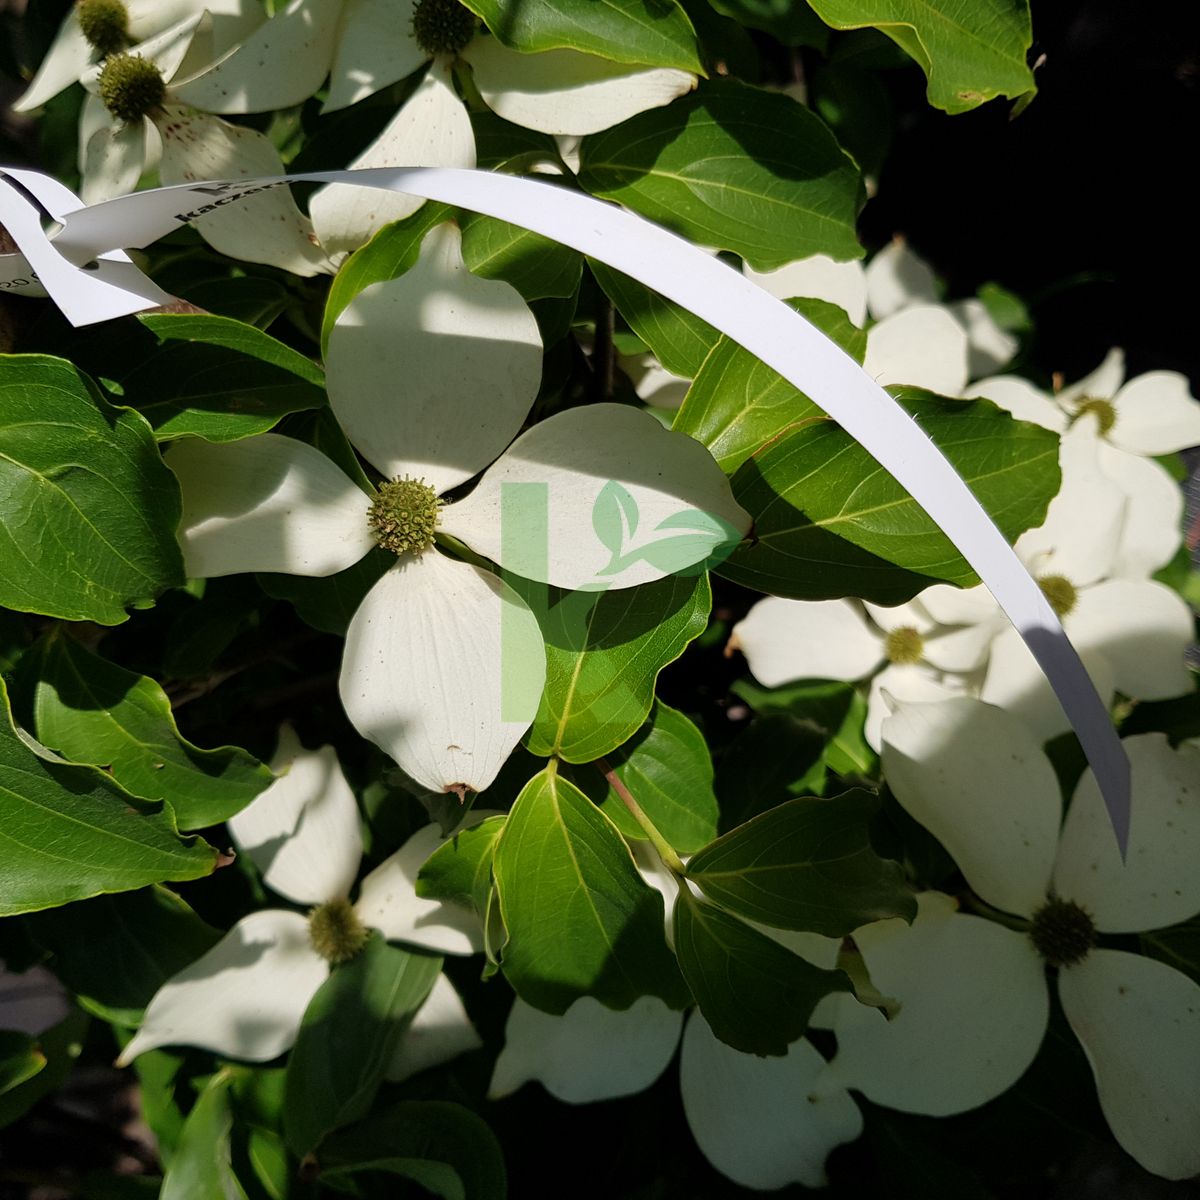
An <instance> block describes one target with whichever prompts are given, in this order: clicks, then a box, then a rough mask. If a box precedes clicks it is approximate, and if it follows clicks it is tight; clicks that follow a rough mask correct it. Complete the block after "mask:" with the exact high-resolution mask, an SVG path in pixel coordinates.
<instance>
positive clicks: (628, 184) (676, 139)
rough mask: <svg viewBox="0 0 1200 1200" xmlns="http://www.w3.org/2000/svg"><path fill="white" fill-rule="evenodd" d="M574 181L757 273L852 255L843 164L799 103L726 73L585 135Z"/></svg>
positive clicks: (858, 194)
mask: <svg viewBox="0 0 1200 1200" xmlns="http://www.w3.org/2000/svg"><path fill="white" fill-rule="evenodd" d="M579 182H580V184H581V185H582V186H583V187H584V188H585V189H586V190H587V191H589V192H591V193H592V194H593V195H596V196H604V197H606V198H607V199H610V200H619V201H620V202H621V203H622V204H624V205H626V206H627V207H629V208H631V209H633V210H634V211H635V212H638V213H641V215H642V216H644V217H649V218H650V219H651V220H652V221H657V222H659V223H660V224H662V225H665V226H667V228H669V229H674V230H675V231H676V232H677V233H682V234H684V235H685V236H686V237H689V238H690V239H691V240H692V241H694V242H699V243H700V244H701V245H703V246H716V247H719V248H720V249H722V250H732V251H734V252H735V253H737V254H740V255H742V257H743V258H745V259H746V261H747V262H749V264H750V265H751V266H752V267H754V268H756V269H757V270H760V271H768V270H772V269H774V268H775V267H781V266H783V265H784V264H785V263H789V262H792V261H794V260H795V259H797V258H805V257H807V256H808V255H811V254H828V255H830V256H831V257H833V258H838V259H847V258H858V257H860V256H861V254H862V248H861V247H860V246H859V244H858V240H857V238H856V237H855V234H854V224H855V219H856V218H857V216H858V209H859V206H860V204H861V202H862V182H861V179H860V178H859V173H858V169H857V168H856V167H855V165H854V162H853V160H852V159H851V158H850V157H849V155H847V154H846V153H845V152H844V151H843V150H842V148H841V147H840V146H839V145H838V144H837V142H836V140H835V139H834V137H833V134H831V133H830V132H829V130H828V128H827V127H826V126H825V124H824V123H823V122H822V121H821V119H820V118H819V117H818V116H816V115H815V114H814V113H812V112H810V111H809V110H808V109H807V108H805V107H804V106H803V105H802V104H798V103H797V102H796V101H795V100H793V99H791V98H790V97H789V96H785V95H783V94H782V93H778V92H764V91H760V90H759V89H758V88H752V87H747V86H745V85H744V84H741V83H738V82H736V81H734V80H732V79H721V80H715V81H713V82H711V83H707V84H705V85H703V86H702V87H701V88H700V89H699V90H698V91H696V92H693V93H692V94H691V95H689V96H684V97H682V98H681V99H679V100H676V101H675V102H674V103H673V104H670V105H668V106H667V107H666V108H656V109H650V110H649V111H647V112H644V113H639V114H638V115H637V116H636V117H632V118H630V119H629V120H628V121H624V122H622V123H621V124H620V125H614V126H613V127H612V128H611V129H606V130H603V131H602V132H600V133H594V134H591V135H590V136H588V137H585V138H584V139H583V142H582V145H581V148H580V168H579Z"/></svg>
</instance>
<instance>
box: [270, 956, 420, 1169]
mask: <svg viewBox="0 0 1200 1200" xmlns="http://www.w3.org/2000/svg"><path fill="white" fill-rule="evenodd" d="M441 969H442V960H441V958H440V957H438V956H437V955H432V954H415V953H412V952H411V951H408V950H401V949H400V947H399V946H389V945H388V943H387V942H385V941H384V940H383V938H382V937H381V936H380V935H379V934H378V933H373V934H372V935H371V937H370V940H369V941H368V942H367V945H366V948H365V949H364V950H363V952H362V953H361V954H359V955H358V957H357V958H354V959H351V961H350V962H348V963H345V964H344V965H342V966H340V967H337V968H336V969H335V970H334V971H333V973H332V974H331V975H330V976H329V978H328V979H327V980H326V981H325V982H324V983H323V984H322V985H321V986H320V987H319V988H318V989H317V993H316V995H315V996H313V998H312V1000H311V1001H310V1002H309V1005H308V1008H307V1009H306V1010H305V1013H304V1020H303V1021H302V1022H301V1025H300V1032H299V1034H298V1036H297V1038H296V1044H295V1046H294V1047H293V1049H292V1053H291V1057H290V1058H289V1059H288V1065H287V1075H286V1077H285V1081H284V1101H283V1129H284V1136H285V1137H286V1138H287V1143H288V1146H289V1147H290V1148H291V1150H292V1152H293V1153H295V1154H296V1155H298V1156H299V1157H301V1158H303V1157H304V1155H306V1154H308V1153H309V1152H310V1151H311V1150H313V1149H315V1148H316V1146H317V1145H318V1143H319V1142H320V1141H321V1139H322V1138H323V1137H324V1136H325V1135H326V1134H327V1133H329V1131H330V1130H332V1129H337V1128H339V1127H340V1126H342V1125H349V1124H351V1123H352V1122H354V1121H357V1120H359V1118H361V1117H363V1116H365V1115H366V1113H367V1111H368V1110H369V1109H370V1107H371V1104H372V1102H373V1101H374V1099H375V1093H376V1092H377V1091H378V1090H379V1085H380V1083H382V1082H383V1073H384V1071H385V1070H386V1069H387V1065H388V1063H389V1062H390V1061H391V1057H392V1051H393V1050H394V1049H395V1046H396V1041H397V1039H398V1038H399V1037H400V1035H401V1034H402V1033H403V1032H404V1030H405V1029H406V1028H407V1026H408V1023H409V1021H411V1020H412V1018H413V1015H414V1014H415V1013H416V1011H417V1009H418V1008H420V1007H421V1005H422V1004H423V1003H424V1002H425V997H426V996H428V995H429V989H430V988H432V987H433V983H434V980H435V979H437V977H438V973H439V972H440V971H441Z"/></svg>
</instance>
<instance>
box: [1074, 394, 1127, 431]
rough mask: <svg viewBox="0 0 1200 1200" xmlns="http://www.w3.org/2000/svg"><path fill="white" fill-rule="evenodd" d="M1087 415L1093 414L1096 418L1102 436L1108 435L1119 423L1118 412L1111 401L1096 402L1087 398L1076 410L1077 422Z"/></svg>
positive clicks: (1089, 397)
mask: <svg viewBox="0 0 1200 1200" xmlns="http://www.w3.org/2000/svg"><path fill="white" fill-rule="evenodd" d="M1085 413H1091V414H1092V415H1093V416H1094V417H1095V418H1096V420H1097V421H1098V422H1099V424H1100V433H1101V434H1106V433H1107V432H1108V431H1109V430H1110V429H1111V428H1112V427H1113V426H1114V425H1115V424H1116V423H1117V410H1116V409H1115V408H1113V406H1112V401H1111V400H1096V399H1093V398H1092V397H1091V396H1085V397H1084V398H1083V400H1081V401H1080V403H1079V407H1078V408H1077V409H1076V410H1075V420H1077V421H1078V420H1079V418H1080V417H1082V416H1083V415H1084V414H1085Z"/></svg>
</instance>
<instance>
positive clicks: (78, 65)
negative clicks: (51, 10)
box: [12, 0, 266, 112]
mask: <svg viewBox="0 0 1200 1200" xmlns="http://www.w3.org/2000/svg"><path fill="white" fill-rule="evenodd" d="M205 13H207V14H208V18H209V19H208V21H207V22H206V23H205V30H204V35H203V38H202V39H200V40H199V41H198V42H197V43H196V45H195V47H194V51H193V54H192V57H191V59H190V62H189V74H192V73H194V72H193V71H192V70H191V67H192V65H196V66H199V65H200V64H203V63H206V62H207V63H211V62H213V61H215V60H216V59H217V58H220V57H221V56H222V55H224V54H225V53H226V52H227V51H228V50H229V49H231V48H232V47H233V46H235V45H237V44H238V43H239V42H241V41H242V40H243V39H245V38H246V37H247V36H248V35H249V34H250V33H251V31H252V30H253V29H255V27H256V26H258V25H260V24H261V23H262V22H263V20H264V19H265V17H266V14H265V13H264V12H263V9H262V6H261V5H259V4H257V3H255V2H254V0H77V2H76V3H74V4H72V5H71V6H70V7H69V8H68V9H67V15H66V16H65V17H64V18H63V22H62V25H60V26H59V30H58V33H57V34H56V35H55V38H54V41H53V42H51V44H50V49H49V50H47V52H46V57H45V58H44V59H42V63H41V65H40V66H39V67H38V69H37V73H36V74H35V75H34V77H33V79H32V81H31V82H30V84H29V87H28V88H26V90H25V92H24V93H23V94H22V95H21V97H20V98H19V99H17V100H16V101H14V102H13V105H12V107H13V109H14V111H16V112H32V111H33V110H34V109H37V108H41V107H42V105H43V104H45V103H46V102H47V101H49V100H52V99H53V98H54V97H55V96H57V95H58V94H59V92H61V91H63V90H65V89H66V88H68V87H70V86H71V84H73V83H82V82H83V81H84V79H85V78H87V77H88V76H89V75H91V74H92V73H93V72H94V66H95V63H96V62H97V61H98V60H99V59H102V58H103V57H105V56H106V55H108V54H113V53H117V52H120V51H134V52H144V44H145V43H147V42H149V41H151V40H152V39H153V40H154V41H161V40H162V39H164V38H165V39H166V40H167V41H170V40H171V39H172V36H173V34H174V33H177V32H179V31H180V30H187V29H190V28H193V27H194V26H195V25H196V24H197V22H198V21H199V19H200V18H201V16H202V15H203V14H205ZM89 35H90V37H89Z"/></svg>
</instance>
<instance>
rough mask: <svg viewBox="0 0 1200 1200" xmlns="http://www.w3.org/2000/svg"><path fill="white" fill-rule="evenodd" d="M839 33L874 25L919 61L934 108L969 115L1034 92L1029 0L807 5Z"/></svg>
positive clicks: (841, 0)
mask: <svg viewBox="0 0 1200 1200" xmlns="http://www.w3.org/2000/svg"><path fill="white" fill-rule="evenodd" d="M808 2H809V4H811V5H812V7H813V9H814V10H815V11H816V13H817V15H818V16H819V17H820V18H821V20H822V21H824V22H825V23H826V24H827V25H831V26H833V28H834V29H862V28H864V27H866V26H874V27H875V28H876V29H879V30H880V31H881V32H883V33H885V34H886V35H887V36H888V37H890V38H891V39H892V41H894V42H895V43H896V45H898V46H899V47H900V48H901V49H902V50H903V51H904V52H905V53H906V54H908V55H909V57H911V58H913V59H915V60H916V61H917V63H918V64H919V65H920V67H921V70H922V71H924V72H925V75H926V78H927V79H928V81H929V87H928V90H927V92H926V96H927V98H928V100H929V103H930V104H932V105H934V106H935V107H936V108H941V109H944V110H945V111H946V112H950V113H960V112H966V111H967V110H968V109H971V108H975V107H977V106H978V105H980V104H982V103H984V101H986V100H991V99H993V98H994V97H996V96H1009V97H1013V98H1015V97H1017V96H1023V95H1025V94H1027V93H1032V92H1033V91H1034V90H1035V84H1034V82H1033V72H1032V71H1030V69H1029V67H1028V66H1027V65H1026V63H1025V56H1026V53H1027V52H1028V50H1029V47H1030V45H1031V43H1032V41H1033V32H1032V29H1031V27H1030V21H1029V3H1028V0H970V3H964V2H963V0H808Z"/></svg>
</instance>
